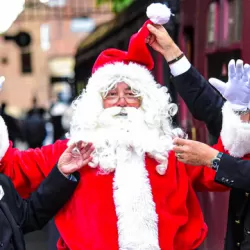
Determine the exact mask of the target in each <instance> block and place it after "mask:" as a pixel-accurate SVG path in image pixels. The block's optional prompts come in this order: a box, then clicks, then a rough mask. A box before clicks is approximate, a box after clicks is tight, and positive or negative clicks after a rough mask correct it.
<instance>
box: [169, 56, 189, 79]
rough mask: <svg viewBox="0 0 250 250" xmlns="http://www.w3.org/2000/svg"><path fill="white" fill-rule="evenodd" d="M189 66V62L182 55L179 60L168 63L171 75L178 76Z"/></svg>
mask: <svg viewBox="0 0 250 250" xmlns="http://www.w3.org/2000/svg"><path fill="white" fill-rule="evenodd" d="M190 67H191V64H190V62H189V61H188V59H187V58H186V57H185V56H184V57H182V58H181V59H180V60H179V61H177V62H175V63H172V64H170V65H169V68H170V72H171V74H172V75H173V76H179V75H181V74H183V73H185V72H187V71H188V70H189V69H190Z"/></svg>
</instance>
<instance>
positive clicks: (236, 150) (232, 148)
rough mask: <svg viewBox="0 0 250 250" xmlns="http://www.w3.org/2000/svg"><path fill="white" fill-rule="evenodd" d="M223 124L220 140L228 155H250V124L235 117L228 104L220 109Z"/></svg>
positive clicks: (237, 116)
mask: <svg viewBox="0 0 250 250" xmlns="http://www.w3.org/2000/svg"><path fill="white" fill-rule="evenodd" d="M222 114H223V122H222V130H221V140H222V143H223V146H224V148H225V149H226V150H228V152H229V154H230V155H232V156H234V157H243V156H244V155H246V154H249V153H250V124H249V123H247V122H243V121H241V119H240V116H239V115H236V114H235V113H234V111H233V109H232V106H231V104H230V103H229V102H226V103H225V104H224V106H223V109H222Z"/></svg>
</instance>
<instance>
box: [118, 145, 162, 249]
mask: <svg viewBox="0 0 250 250" xmlns="http://www.w3.org/2000/svg"><path fill="white" fill-rule="evenodd" d="M118 151H119V152H117V153H118V154H119V156H120V157H118V161H119V162H118V164H117V165H118V167H117V168H116V171H115V177H114V183H113V188H114V203H115V207H116V214H117V218H118V223H117V226H118V241H119V249H120V250H127V249H131V250H160V246H159V242H158V215H157V213H156V208H155V203H154V201H153V195H152V190H151V185H150V182H149V178H148V172H147V170H146V168H145V160H144V156H138V155H137V154H135V153H132V157H131V159H129V160H128V159H127V157H126V156H125V155H126V151H127V150H126V149H122V148H119V149H118ZM124 152H125V155H124ZM124 156H125V157H124Z"/></svg>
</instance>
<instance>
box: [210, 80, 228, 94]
mask: <svg viewBox="0 0 250 250" xmlns="http://www.w3.org/2000/svg"><path fill="white" fill-rule="evenodd" d="M208 81H209V83H210V84H211V85H213V86H214V87H215V88H216V89H217V90H218V91H219V92H220V93H221V94H222V95H224V92H225V90H226V84H225V83H224V82H222V81H221V80H219V79H216V78H210V79H209V80H208Z"/></svg>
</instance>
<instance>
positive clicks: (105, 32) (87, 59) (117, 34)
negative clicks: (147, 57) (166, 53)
mask: <svg viewBox="0 0 250 250" xmlns="http://www.w3.org/2000/svg"><path fill="white" fill-rule="evenodd" d="M151 2H152V1H150V0H135V1H134V2H133V3H132V4H131V5H130V6H129V7H128V8H127V9H126V10H125V11H124V12H122V13H120V14H119V15H117V17H116V18H115V19H114V20H111V21H110V22H107V23H104V24H102V25H100V26H99V27H97V28H96V29H95V31H94V32H93V33H92V34H91V35H89V36H88V37H87V38H86V39H83V40H82V42H81V43H80V44H79V47H78V49H77V53H76V56H75V61H76V62H75V89H76V94H79V92H80V91H81V90H82V89H83V88H84V87H85V86H86V83H87V80H88V78H89V77H90V75H91V69H92V66H93V64H94V62H95V60H96V58H97V56H98V55H99V54H100V53H101V51H103V50H105V49H107V48H112V47H113V48H117V49H121V50H127V48H128V43H129V39H130V37H131V35H132V34H134V33H136V32H137V31H138V30H139V29H140V28H141V27H142V25H143V23H144V22H145V21H146V20H147V17H146V14H145V12H146V8H147V6H148V5H150V3H151ZM157 2H163V3H165V4H167V5H168V6H169V7H171V9H172V12H173V13H175V14H176V16H174V17H173V18H172V20H171V21H170V22H169V23H168V24H167V26H166V27H167V29H168V30H169V32H170V33H171V34H172V35H173V37H174V38H175V39H177V32H178V23H177V20H178V13H177V12H178V2H179V1H175V0H172V1H157ZM152 53H153V52H152ZM153 56H154V59H155V68H154V72H153V73H154V75H155V77H156V79H157V81H158V82H160V83H161V84H164V85H169V70H168V66H167V65H166V63H165V61H164V60H163V58H162V57H161V56H160V55H158V54H154V53H153Z"/></svg>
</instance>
